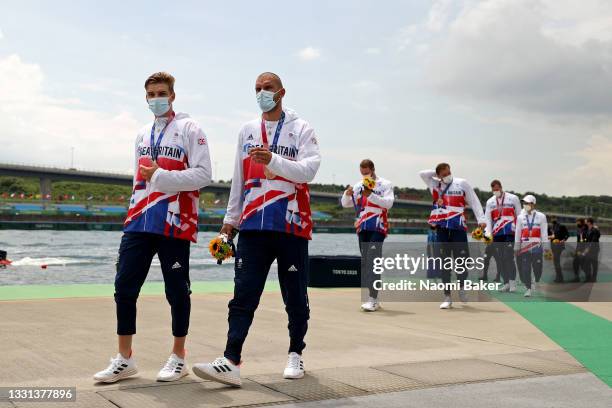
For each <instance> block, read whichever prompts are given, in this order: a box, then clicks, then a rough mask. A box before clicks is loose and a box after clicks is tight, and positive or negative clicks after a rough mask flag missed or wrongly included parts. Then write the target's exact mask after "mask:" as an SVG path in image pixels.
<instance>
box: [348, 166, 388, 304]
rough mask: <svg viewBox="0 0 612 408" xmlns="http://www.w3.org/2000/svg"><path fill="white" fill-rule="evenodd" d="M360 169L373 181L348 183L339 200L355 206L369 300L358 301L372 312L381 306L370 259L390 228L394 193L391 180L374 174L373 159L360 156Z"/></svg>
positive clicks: (372, 258) (380, 246)
mask: <svg viewBox="0 0 612 408" xmlns="http://www.w3.org/2000/svg"><path fill="white" fill-rule="evenodd" d="M359 171H360V172H361V175H362V176H363V177H370V178H372V179H373V180H374V181H375V182H376V185H375V186H374V188H372V189H370V188H367V187H365V186H364V183H363V180H360V181H358V182H357V183H355V185H354V186H353V187H350V186H349V187H348V188H347V189H346V191H345V192H344V194H343V195H342V198H341V200H340V201H341V203H342V206H343V207H346V208H349V207H354V208H355V213H356V215H357V221H356V222H355V228H356V230H357V237H358V238H359V250H360V251H361V257H362V261H361V265H362V271H363V273H365V274H366V275H365V279H364V282H365V283H366V284H367V288H368V294H369V297H368V301H367V302H365V303H364V304H363V305H361V309H362V310H364V311H366V312H374V311H376V310H378V309H379V308H380V303H379V302H378V291H377V290H376V289H374V285H373V283H374V280H375V279H377V278H376V275H375V274H374V272H373V262H374V259H375V258H378V257H381V256H382V243H383V241H384V240H385V238H386V237H387V232H388V229H389V223H388V222H387V212H388V210H389V209H390V208H391V207H392V206H393V201H394V199H395V195H394V193H393V185H392V184H391V182H390V181H388V180H386V179H384V178H382V177H379V176H377V175H376V170H375V168H374V162H372V160H369V159H364V160H362V161H361V163H360V164H359ZM364 270H365V271H364Z"/></svg>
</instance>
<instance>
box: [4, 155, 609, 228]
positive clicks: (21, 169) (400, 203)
mask: <svg viewBox="0 0 612 408" xmlns="http://www.w3.org/2000/svg"><path fill="white" fill-rule="evenodd" d="M0 176H13V177H31V178H38V179H39V180H40V193H41V195H42V196H43V197H45V196H47V194H49V195H50V194H51V182H52V181H79V182H85V183H100V184H115V185H123V186H131V185H132V177H133V175H132V174H125V173H108V172H100V171H90V170H78V169H74V168H72V169H68V168H60V167H44V166H33V165H23V164H7V163H0ZM206 191H207V192H212V193H215V194H217V195H220V196H223V195H229V192H230V184H228V183H212V184H211V185H209V186H207V187H206ZM310 197H311V200H312V201H313V202H328V203H330V202H334V203H337V202H338V200H339V199H340V197H339V195H338V194H337V193H328V192H322V191H311V192H310ZM393 207H394V208H417V209H428V208H431V201H419V200H405V199H396V200H395V202H394V204H393ZM547 214H548V215H555V216H557V218H559V221H561V222H574V220H575V219H576V218H580V217H584V215H579V214H562V213H554V212H547ZM599 220H600V221H606V222H609V221H612V220H611V219H608V218H601V217H600V218H599Z"/></svg>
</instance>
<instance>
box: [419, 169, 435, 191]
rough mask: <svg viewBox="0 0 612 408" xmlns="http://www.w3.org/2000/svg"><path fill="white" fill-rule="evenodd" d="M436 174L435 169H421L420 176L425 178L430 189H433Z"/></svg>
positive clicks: (424, 180)
mask: <svg viewBox="0 0 612 408" xmlns="http://www.w3.org/2000/svg"><path fill="white" fill-rule="evenodd" d="M435 175H436V172H435V171H434V170H422V171H419V176H420V177H421V179H422V180H423V182H424V183H425V185H426V186H427V188H428V189H429V191H432V190H433V178H434V176H435Z"/></svg>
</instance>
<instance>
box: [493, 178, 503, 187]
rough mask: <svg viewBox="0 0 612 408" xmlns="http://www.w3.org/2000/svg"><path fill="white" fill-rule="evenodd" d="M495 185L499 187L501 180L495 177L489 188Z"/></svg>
mask: <svg viewBox="0 0 612 408" xmlns="http://www.w3.org/2000/svg"><path fill="white" fill-rule="evenodd" d="M495 186H499V187H500V188H501V186H502V183H501V181H499V180H498V179H495V180H493V181H492V182H491V188H493V187H495Z"/></svg>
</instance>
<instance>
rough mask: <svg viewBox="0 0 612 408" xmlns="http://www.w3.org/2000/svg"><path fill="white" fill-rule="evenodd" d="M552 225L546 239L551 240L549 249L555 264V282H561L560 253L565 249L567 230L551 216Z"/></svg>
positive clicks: (567, 236)
mask: <svg viewBox="0 0 612 408" xmlns="http://www.w3.org/2000/svg"><path fill="white" fill-rule="evenodd" d="M551 220H552V226H551V227H550V228H549V232H548V239H549V240H550V242H551V245H550V247H551V248H550V249H551V250H552V254H553V264H554V266H555V282H557V283H562V282H563V271H562V270H561V253H562V252H563V250H564V249H565V241H567V239H568V238H569V232H568V231H567V228H566V227H565V225H563V224H561V223H559V221H558V220H557V217H555V216H552V217H551Z"/></svg>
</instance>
